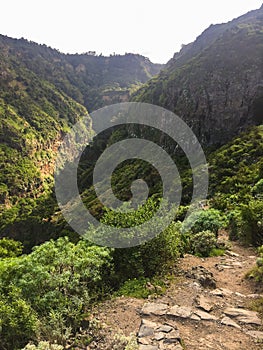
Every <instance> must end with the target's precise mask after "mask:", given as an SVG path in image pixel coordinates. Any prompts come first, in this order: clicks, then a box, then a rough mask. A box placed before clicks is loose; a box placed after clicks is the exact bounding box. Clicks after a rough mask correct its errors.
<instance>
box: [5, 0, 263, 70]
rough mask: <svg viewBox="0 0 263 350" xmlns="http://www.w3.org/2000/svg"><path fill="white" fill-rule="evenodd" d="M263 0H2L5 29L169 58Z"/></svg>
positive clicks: (64, 44)
mask: <svg viewBox="0 0 263 350" xmlns="http://www.w3.org/2000/svg"><path fill="white" fill-rule="evenodd" d="M262 2H263V0H220V1H219V0H216V1H214V0H181V1H177V0H132V1H131V0H129V1H128V0H126V1H125V0H95V1H90V0H1V7H0V11H1V12H0V13H1V19H0V34H4V35H8V36H11V37H15V38H21V37H24V38H26V39H29V40H33V41H36V42H37V43H44V44H46V45H48V46H51V47H53V48H56V49H59V50H60V51H62V52H65V53H67V52H70V53H75V52H78V53H82V52H87V51H90V50H91V51H97V53H98V54H100V53H103V54H106V55H108V54H110V53H113V52H115V53H125V52H133V53H140V54H142V55H144V56H147V57H149V58H150V59H151V60H152V61H153V62H160V63H164V62H166V61H168V59H170V58H171V57H172V56H173V54H174V52H176V51H178V50H179V49H180V47H181V44H187V43H189V42H191V41H193V40H194V39H195V38H196V36H198V35H199V34H200V33H201V32H202V31H203V30H204V29H205V28H207V27H208V26H209V25H210V24H216V23H222V22H227V21H229V20H231V19H233V18H236V17H238V16H240V15H242V14H244V13H246V12H248V11H250V10H253V9H256V8H259V7H260V6H261V4H262Z"/></svg>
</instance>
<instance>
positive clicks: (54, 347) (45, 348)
mask: <svg viewBox="0 0 263 350" xmlns="http://www.w3.org/2000/svg"><path fill="white" fill-rule="evenodd" d="M63 349H64V348H63V346H61V345H58V344H50V343H49V342H47V341H41V342H39V343H38V345H34V344H32V343H29V344H27V345H26V346H25V347H24V348H23V349H22V350H63Z"/></svg>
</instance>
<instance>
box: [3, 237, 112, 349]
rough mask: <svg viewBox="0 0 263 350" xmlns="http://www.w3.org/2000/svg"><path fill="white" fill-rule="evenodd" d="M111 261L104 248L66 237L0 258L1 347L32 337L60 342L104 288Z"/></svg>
mask: <svg viewBox="0 0 263 350" xmlns="http://www.w3.org/2000/svg"><path fill="white" fill-rule="evenodd" d="M111 261H112V259H111V257H110V251H109V250H108V249H106V248H100V247H94V246H93V247H92V246H90V245H89V244H88V243H87V242H86V241H83V240H80V241H79V242H78V243H77V244H73V243H70V242H69V240H68V239H67V238H60V239H58V240H57V241H52V240H51V241H49V242H46V243H44V244H43V245H41V246H39V247H35V248H34V250H33V252H32V253H31V254H29V255H23V256H21V257H18V258H5V259H2V260H0V293H1V299H0V320H1V327H0V334H1V342H0V344H1V348H6V347H7V348H12V349H18V348H19V346H23V345H25V344H26V343H27V342H28V341H29V340H31V339H33V340H35V339H37V338H38V337H41V338H42V339H46V340H49V341H51V342H57V343H58V344H60V345H65V342H66V341H67V339H68V338H69V337H70V335H71V334H72V332H73V333H74V332H76V330H77V329H78V327H79V326H80V322H81V320H82V319H83V318H84V317H85V312H86V308H87V307H88V306H89V305H90V304H91V303H92V302H94V301H95V300H98V299H99V298H101V296H102V295H105V293H107V282H106V281H107V280H108V279H109V275H110V271H111V269H112V262H111Z"/></svg>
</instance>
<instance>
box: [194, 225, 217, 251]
mask: <svg viewBox="0 0 263 350" xmlns="http://www.w3.org/2000/svg"><path fill="white" fill-rule="evenodd" d="M190 243H191V247H192V252H193V253H194V254H196V255H199V256H204V257H207V256H209V255H210V253H211V252H212V250H213V249H215V248H216V236H215V234H214V233H213V232H211V231H202V232H199V233H196V234H193V235H192V236H191V239H190Z"/></svg>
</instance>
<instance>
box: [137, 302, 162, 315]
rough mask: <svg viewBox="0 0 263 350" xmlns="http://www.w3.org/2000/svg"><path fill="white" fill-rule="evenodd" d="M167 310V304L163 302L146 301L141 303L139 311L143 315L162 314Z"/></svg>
mask: <svg viewBox="0 0 263 350" xmlns="http://www.w3.org/2000/svg"><path fill="white" fill-rule="evenodd" d="M167 310H168V305H167V304H163V303H146V304H144V305H143V308H142V310H141V313H142V314H143V315H147V316H150V315H154V316H163V315H165V314H166V312H167Z"/></svg>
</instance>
